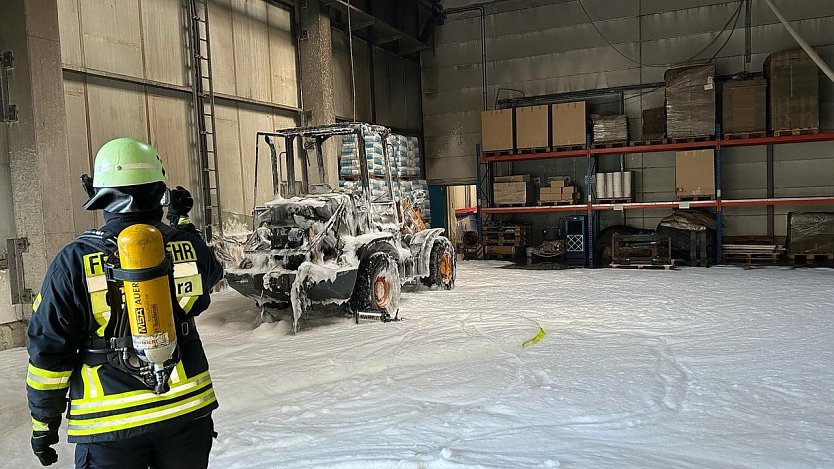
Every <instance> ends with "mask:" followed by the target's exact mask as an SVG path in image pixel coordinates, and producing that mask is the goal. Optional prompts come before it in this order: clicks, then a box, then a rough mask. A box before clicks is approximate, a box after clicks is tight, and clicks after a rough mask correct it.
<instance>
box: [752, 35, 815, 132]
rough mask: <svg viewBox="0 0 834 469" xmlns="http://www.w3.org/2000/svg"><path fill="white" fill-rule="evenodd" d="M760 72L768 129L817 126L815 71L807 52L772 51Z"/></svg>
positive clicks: (794, 50) (799, 50) (793, 50)
mask: <svg viewBox="0 0 834 469" xmlns="http://www.w3.org/2000/svg"><path fill="white" fill-rule="evenodd" d="M764 72H765V77H767V81H768V88H767V96H768V104H767V117H768V122H769V127H770V130H794V129H818V128H819V125H820V98H819V72H818V71H817V67H816V65H815V64H814V62H813V61H812V60H811V58H810V57H809V56H808V54H806V53H805V52H804V51H803V50H801V49H792V50H785V51H781V52H774V53H772V54H770V55H769V56H768V57H767V59H766V60H765V64H764Z"/></svg>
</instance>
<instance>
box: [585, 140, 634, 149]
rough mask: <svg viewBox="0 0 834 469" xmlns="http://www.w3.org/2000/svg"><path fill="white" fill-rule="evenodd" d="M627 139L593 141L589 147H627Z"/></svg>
mask: <svg viewBox="0 0 834 469" xmlns="http://www.w3.org/2000/svg"><path fill="white" fill-rule="evenodd" d="M627 146H628V141H623V142H610V143H609V142H605V143H594V144H593V145H591V148H622V147H627Z"/></svg>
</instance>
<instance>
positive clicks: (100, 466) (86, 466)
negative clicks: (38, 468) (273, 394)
mask: <svg viewBox="0 0 834 469" xmlns="http://www.w3.org/2000/svg"><path fill="white" fill-rule="evenodd" d="M216 435H217V434H216V433H214V423H213V421H212V419H211V416H210V415H208V416H206V417H201V418H197V419H194V420H192V421H190V422H188V423H186V424H185V425H184V426H177V427H176V428H172V429H165V430H161V431H157V432H151V433H147V434H145V435H141V436H138V437H136V438H130V439H127V440H120V441H111V442H106V443H78V444H77V445H76V446H75V468H76V469H109V468H118V469H148V468H150V469H174V468H177V469H183V468H189V469H205V468H207V467H208V460H209V452H211V444H212V440H213V439H214V437H215V436H216Z"/></svg>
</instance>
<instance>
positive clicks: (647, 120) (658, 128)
mask: <svg viewBox="0 0 834 469" xmlns="http://www.w3.org/2000/svg"><path fill="white" fill-rule="evenodd" d="M664 137H666V108H663V107H661V108H657V109H644V110H643V136H642V139H643V140H660V139H662V138H664Z"/></svg>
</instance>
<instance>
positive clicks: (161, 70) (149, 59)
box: [140, 0, 189, 86]
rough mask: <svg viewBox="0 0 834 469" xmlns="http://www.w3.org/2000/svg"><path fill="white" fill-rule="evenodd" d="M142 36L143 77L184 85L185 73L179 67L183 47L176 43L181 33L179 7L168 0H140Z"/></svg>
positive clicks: (185, 82) (181, 20) (181, 18)
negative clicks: (175, 45) (177, 45)
mask: <svg viewBox="0 0 834 469" xmlns="http://www.w3.org/2000/svg"><path fill="white" fill-rule="evenodd" d="M140 6H141V14H142V39H143V42H144V44H143V45H144V50H143V52H142V57H143V58H144V61H145V78H148V79H151V80H154V81H160V82H162V83H172V84H175V85H183V86H184V85H187V84H188V82H189V80H188V73H187V72H186V70H185V67H183V63H185V62H184V60H185V57H184V55H185V49H184V48H182V47H171V46H172V44H180V43H181V41H182V38H183V35H184V34H185V24H184V21H183V13H184V12H183V8H182V4H181V3H180V2H172V1H170V0H142V2H141V4H140Z"/></svg>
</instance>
